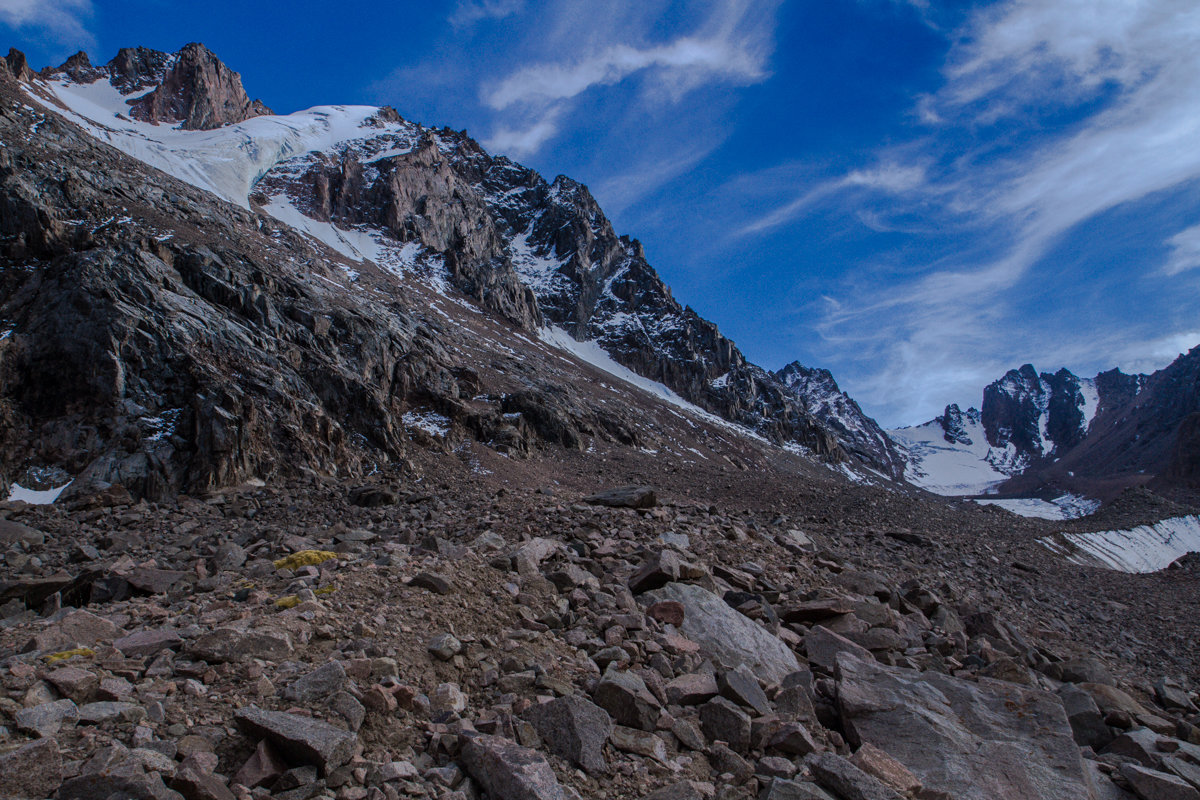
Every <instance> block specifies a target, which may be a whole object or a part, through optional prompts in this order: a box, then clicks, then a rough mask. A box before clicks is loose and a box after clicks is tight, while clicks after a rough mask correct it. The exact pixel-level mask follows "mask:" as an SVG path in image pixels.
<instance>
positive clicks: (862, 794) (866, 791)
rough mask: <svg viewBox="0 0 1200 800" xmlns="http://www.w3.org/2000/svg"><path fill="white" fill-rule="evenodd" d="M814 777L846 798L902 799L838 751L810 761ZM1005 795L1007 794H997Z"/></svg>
mask: <svg viewBox="0 0 1200 800" xmlns="http://www.w3.org/2000/svg"><path fill="white" fill-rule="evenodd" d="M808 767H809V769H810V770H812V774H813V777H815V778H816V779H817V782H818V783H820V784H821V785H822V786H824V787H825V788H827V789H832V790H833V792H834V793H835V794H837V795H838V796H839V797H841V798H843V799H844V800H902V799H901V797H900V795H899V794H897V793H896V792H894V791H892V790H891V789H889V788H888V787H887V786H884V785H883V783H881V782H880V781H879V780H877V779H875V778H873V777H871V776H870V775H868V774H867V773H865V772H863V771H862V770H861V769H859V768H858V767H856V766H854V765H853V764H851V763H850V762H849V761H847V760H846V759H844V758H842V757H841V756H839V755H837V754H836V753H821V755H819V756H817V757H816V758H813V759H811V760H810V761H809V762H808ZM997 796H998V797H1005V798H1006V800H1007V796H1006V795H997Z"/></svg>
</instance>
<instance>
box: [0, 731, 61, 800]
mask: <svg viewBox="0 0 1200 800" xmlns="http://www.w3.org/2000/svg"><path fill="white" fill-rule="evenodd" d="M62 780H63V765H62V756H61V755H60V754H59V751H58V743H57V742H56V741H55V740H54V739H39V740H38V741H36V742H30V743H29V744H26V745H22V746H21V747H18V748H17V749H16V750H10V751H8V752H7V753H4V754H2V755H0V797H4V798H12V800H42V798H45V797H50V796H51V795H53V794H54V792H55V791H56V790H57V789H58V787H59V786H60V785H61V784H62Z"/></svg>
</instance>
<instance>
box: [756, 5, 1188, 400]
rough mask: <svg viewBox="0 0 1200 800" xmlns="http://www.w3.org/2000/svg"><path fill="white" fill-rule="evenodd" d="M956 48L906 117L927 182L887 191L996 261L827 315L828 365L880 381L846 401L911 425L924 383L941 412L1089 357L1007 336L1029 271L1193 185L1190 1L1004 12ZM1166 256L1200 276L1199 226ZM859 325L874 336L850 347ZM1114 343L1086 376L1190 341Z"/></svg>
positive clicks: (982, 259)
mask: <svg viewBox="0 0 1200 800" xmlns="http://www.w3.org/2000/svg"><path fill="white" fill-rule="evenodd" d="M954 41H955V43H954V45H953V47H952V48H951V50H950V54H949V57H948V59H947V62H946V66H945V68H944V70H943V76H944V83H943V85H942V87H941V88H940V89H939V90H938V91H936V92H934V93H932V94H930V95H928V96H926V97H922V98H918V99H917V101H916V102H915V104H914V110H915V111H916V112H917V113H916V115H915V118H916V120H917V122H916V124H917V125H918V126H920V127H918V128H916V129H915V130H914V136H915V138H914V140H913V143H912V144H911V146H910V147H909V148H908V152H909V154H910V155H911V157H912V158H913V159H914V160H913V161H912V163H911V166H913V167H914V168H915V167H916V166H917V165H922V166H923V165H925V164H929V163H935V164H938V165H939V168H938V169H937V170H935V171H934V177H932V178H931V177H929V174H930V173H926V174H925V175H924V176H922V175H921V174H920V173H918V172H916V171H914V172H912V173H906V172H905V168H904V163H905V162H904V161H900V162H898V163H897V165H896V166H895V167H893V169H894V170H895V174H897V175H905V174H910V175H911V177H912V178H913V179H912V180H910V181H907V182H905V181H897V182H895V183H893V184H892V185H891V186H890V187H889V186H886V185H883V186H880V187H879V188H880V189H881V190H882V191H886V192H889V193H890V194H891V195H893V196H894V201H895V208H896V209H897V210H898V211H903V210H904V209H908V208H917V207H923V208H924V209H925V213H926V214H927V215H928V216H930V217H932V218H934V219H937V218H939V217H940V218H941V219H942V220H943V222H944V223H945V225H946V226H948V227H950V228H953V227H963V228H966V227H969V228H971V229H973V230H974V231H976V232H977V234H978V237H979V239H980V241H986V242H987V245H988V246H981V247H978V248H975V249H973V251H972V252H967V253H961V254H950V255H948V256H946V257H943V258H939V259H937V260H936V261H935V262H933V263H932V264H930V265H929V266H928V267H927V268H926V269H924V270H921V271H920V272H919V273H918V274H917V275H916V276H914V277H912V278H910V279H906V280H902V281H900V282H899V283H896V282H888V283H887V284H886V285H885V286H882V287H877V288H870V287H864V286H862V285H861V284H858V283H855V284H854V285H853V289H852V292H853V299H847V298H845V297H842V298H840V299H839V303H838V305H837V307H836V308H831V307H825V308H824V309H822V314H823V319H822V323H821V326H820V331H821V333H822V336H823V337H824V341H825V343H826V344H827V346H828V348H829V352H830V353H831V354H833V355H836V356H837V357H845V358H854V359H857V360H858V361H859V362H860V363H862V364H866V363H867V362H873V363H874V364H876V365H882V366H876V367H874V368H871V367H865V366H864V368H863V369H862V370H861V376H860V378H859V379H858V380H857V381H852V382H851V385H852V387H853V388H854V389H855V390H856V391H858V392H859V393H860V394H861V395H862V399H863V400H865V401H866V402H867V404H868V405H870V406H873V407H874V408H877V409H880V411H881V413H882V414H883V415H884V416H885V417H890V418H892V419H896V418H897V417H899V418H904V419H907V420H908V421H916V419H918V418H920V416H923V415H927V414H929V413H930V412H931V411H933V410H936V407H935V406H931V405H930V400H929V398H928V397H927V392H926V387H927V386H928V385H929V384H933V385H936V386H938V391H939V392H941V394H940V397H941V398H945V397H955V396H962V394H963V393H964V392H967V391H973V392H974V391H977V390H978V386H979V380H980V379H981V378H984V377H986V375H987V373H990V372H991V371H994V370H996V369H999V368H1003V369H1007V368H1008V367H1010V366H1012V362H1013V360H1014V359H1019V360H1030V359H1034V358H1042V359H1045V360H1046V362H1054V363H1055V365H1056V366H1057V365H1058V364H1062V363H1067V364H1070V363H1072V362H1071V361H1070V360H1069V359H1070V358H1072V357H1079V353H1080V352H1083V351H1082V350H1081V349H1079V348H1076V346H1075V345H1076V344H1077V342H1079V341H1082V340H1083V339H1084V338H1089V339H1090V343H1091V344H1092V345H1096V344H1097V343H1098V342H1097V338H1096V335H1095V333H1094V332H1087V331H1082V330H1081V331H1078V332H1076V333H1075V334H1073V335H1074V336H1075V337H1078V338H1076V339H1072V338H1071V336H1070V335H1068V336H1065V337H1064V336H1062V335H1060V334H1054V333H1051V332H1049V329H1048V328H1047V327H1046V326H1043V325H1032V326H1030V325H1025V326H1022V325H1021V324H1019V323H1017V322H1016V320H1017V319H1018V318H1019V316H1020V314H1019V313H1018V311H1019V310H1020V309H1019V305H1020V303H1021V302H1023V301H1022V299H1020V298H1023V297H1024V296H1025V295H1026V294H1028V292H1029V291H1030V289H1029V286H1028V284H1029V282H1030V281H1032V280H1034V279H1035V278H1034V276H1033V270H1034V268H1035V267H1036V266H1037V265H1038V264H1039V263H1040V262H1041V261H1042V260H1043V259H1045V258H1046V257H1047V254H1048V253H1049V252H1050V251H1051V249H1052V248H1055V247H1059V246H1061V245H1062V243H1063V241H1064V240H1065V239H1066V238H1067V237H1068V236H1069V235H1070V234H1071V232H1072V231H1073V230H1075V229H1077V228H1078V227H1079V226H1081V225H1083V224H1085V223H1087V222H1088V221H1090V220H1094V219H1097V218H1099V216H1100V215H1102V214H1105V213H1107V212H1111V211H1112V210H1114V209H1118V208H1122V207H1126V206H1128V205H1129V204H1133V203H1138V202H1140V201H1143V200H1146V199H1147V198H1150V197H1153V196H1155V195H1156V193H1161V192H1164V191H1169V190H1177V189H1179V187H1182V186H1184V185H1187V184H1188V183H1189V182H1192V181H1196V180H1200V148H1197V147H1196V146H1195V143H1196V142H1197V141H1200V49H1198V48H1196V47H1195V42H1196V41H1200V6H1197V5H1196V4H1195V3H1194V2H1191V1H1190V0H1159V1H1158V2H1152V3H1151V2H1147V3H1128V2H1124V0H1086V1H1085V0H1060V2H1055V3H1044V2H1040V0H1010V1H1009V2H1002V3H998V4H995V5H993V6H989V7H987V8H986V9H984V10H982V11H980V12H978V13H976V14H975V15H974V16H973V17H972V18H971V19H970V20H969V21H968V23H967V24H966V26H965V27H964V28H962V29H961V30H959V31H957V33H956V34H955V37H954ZM886 156H887V157H891V156H892V153H891V151H888V152H887V153H886ZM881 157H883V156H881ZM850 188H851V187H850V186H849V185H847V184H846V183H844V182H843V180H835V181H833V182H830V183H825V184H821V185H818V186H817V187H816V188H814V189H810V190H808V191H807V192H804V193H801V194H800V195H799V196H798V197H796V198H795V200H793V201H792V202H791V203H790V204H787V205H784V206H781V207H780V208H778V209H776V210H775V211H773V212H772V213H771V214H769V215H767V216H766V217H763V218H762V219H759V220H757V221H755V222H753V223H751V225H750V229H751V230H761V229H765V228H767V227H770V226H771V225H773V224H779V223H781V222H783V221H787V220H790V219H791V218H793V217H795V216H797V215H798V214H803V213H805V212H807V211H808V210H809V209H810V208H812V207H813V206H814V205H817V204H818V202H819V203H820V204H826V203H828V202H829V201H830V198H831V197H833V196H834V195H836V194H839V193H841V192H845V191H848V190H849V189H850ZM1184 222H1185V224H1186V220H1185V221H1184ZM1175 230H1179V227H1178V225H1176V226H1175ZM1167 244H1168V245H1169V246H1170V255H1169V260H1168V263H1167V264H1166V265H1165V267H1164V268H1163V269H1162V270H1161V272H1160V274H1163V275H1166V276H1172V275H1177V274H1179V273H1181V272H1183V271H1184V270H1187V269H1190V268H1192V267H1195V266H1200V226H1197V227H1188V228H1186V229H1185V230H1183V231H1182V232H1180V233H1178V234H1177V235H1176V236H1174V237H1173V238H1171V239H1170V240H1169V242H1167ZM1066 313H1070V309H1068V310H1067V312H1066ZM868 320H869V321H870V324H869V327H870V329H871V330H872V332H873V335H872V336H871V337H860V336H857V335H855V333H854V332H855V330H856V329H859V328H861V327H862V326H864V324H865V323H866V322H867V321H868ZM881 334H882V335H881ZM1124 335H1125V339H1124V341H1120V340H1119V337H1117V338H1115V339H1113V340H1112V341H1108V342H1107V343H1106V347H1107V350H1104V349H1103V348H1100V347H1096V346H1092V348H1091V353H1092V355H1091V357H1090V358H1089V359H1086V360H1087V362H1088V363H1089V364H1090V363H1094V362H1095V361H1096V360H1097V359H1098V358H1104V357H1105V356H1106V354H1108V355H1110V356H1111V357H1116V354H1117V353H1118V352H1120V353H1125V354H1127V353H1128V352H1129V347H1144V348H1147V349H1148V350H1154V349H1155V347H1157V345H1154V342H1156V341H1170V342H1171V346H1172V347H1173V346H1175V344H1177V343H1178V342H1179V341H1184V340H1186V339H1187V337H1189V336H1193V335H1194V332H1193V331H1190V330H1181V331H1180V332H1179V333H1178V334H1175V333H1171V334H1169V335H1167V336H1166V338H1165V339H1164V338H1163V335H1162V334H1161V333H1160V334H1158V335H1157V336H1156V337H1149V336H1145V335H1139V334H1138V333H1137V332H1128V333H1126V334H1124ZM1180 337H1183V338H1182V339H1181V338H1180ZM1099 338H1103V337H1099ZM1193 343H1195V342H1193ZM1159 349H1161V348H1159ZM1168 349H1170V348H1168ZM1156 352H1157V351H1156ZM1160 355H1161V354H1160ZM1122 357H1123V358H1126V360H1128V358H1127V356H1122ZM1074 363H1080V362H1074ZM981 371H987V372H985V373H984V374H981ZM992 377H995V376H994V375H992ZM992 377H987V380H991V379H992ZM917 383H920V384H921V385H920V386H918V385H917ZM933 396H934V397H937V396H939V395H936V394H935V395H933ZM938 402H944V399H943V400H940V401H938Z"/></svg>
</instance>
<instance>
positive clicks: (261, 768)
mask: <svg viewBox="0 0 1200 800" xmlns="http://www.w3.org/2000/svg"><path fill="white" fill-rule="evenodd" d="M286 771H287V763H286V762H285V761H284V760H283V757H282V756H281V755H280V754H279V753H278V752H277V751H276V750H275V746H274V745H272V744H271V743H270V742H269V741H267V740H266V739H264V740H262V741H261V742H259V743H258V747H256V748H255V749H254V753H253V755H251V756H250V757H249V758H248V759H246V763H244V764H242V768H241V769H239V770H238V771H237V774H236V775H234V776H233V782H234V783H238V784H241V785H242V786H245V787H246V788H247V789H255V788H257V787H259V786H266V785H267V784H270V783H274V782H275V781H276V780H277V779H278V778H279V776H280V775H282V774H283V773H284V772H286Z"/></svg>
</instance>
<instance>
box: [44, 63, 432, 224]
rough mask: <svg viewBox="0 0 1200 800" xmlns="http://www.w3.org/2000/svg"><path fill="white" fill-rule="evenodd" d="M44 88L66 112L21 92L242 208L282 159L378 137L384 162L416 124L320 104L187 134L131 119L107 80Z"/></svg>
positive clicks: (124, 99) (364, 109)
mask: <svg viewBox="0 0 1200 800" xmlns="http://www.w3.org/2000/svg"><path fill="white" fill-rule="evenodd" d="M44 85H45V86H46V88H47V89H49V91H50V92H51V93H52V94H53V96H54V97H55V98H56V99H57V100H58V101H59V102H60V103H62V105H63V106H65V107H66V111H64V110H63V109H61V108H59V107H57V106H55V105H54V104H52V103H47V102H46V101H45V100H43V99H42V98H40V97H38V96H37V95H36V94H35V93H33V92H32V91H29V90H28V89H27V90H26V92H27V94H28V95H29V97H30V98H31V99H33V100H34V101H36V102H38V103H40V104H41V105H43V106H44V107H45V108H47V109H49V110H51V111H54V112H56V113H59V114H61V115H62V116H64V117H66V118H67V119H69V120H71V121H72V122H75V123H77V124H79V125H80V126H82V127H83V128H84V129H85V130H86V131H88V132H89V133H90V134H91V135H92V136H94V137H96V138H97V139H99V140H101V141H103V142H107V143H108V144H111V145H112V146H114V147H116V148H117V149H118V150H121V151H122V152H124V153H126V154H128V155H130V156H132V157H134V158H136V159H138V160H139V161H142V162H144V163H146V164H149V165H150V166H152V167H155V168H157V169H160V170H162V171H163V172H166V173H168V174H169V175H173V176H175V177H176V178H178V179H180V180H182V181H184V182H186V183H190V184H191V185H193V186H196V187H198V188H200V189H204V190H206V191H209V192H212V193H213V194H215V195H217V196H218V197H221V198H223V199H225V200H228V201H229V202H231V203H236V204H237V205H240V206H242V207H243V208H249V207H250V206H249V200H248V197H249V195H250V191H251V189H252V188H253V186H254V184H255V182H256V181H257V180H258V179H259V178H260V177H262V176H263V175H264V174H266V172H267V171H268V170H270V169H271V168H272V167H273V166H275V164H277V163H279V162H280V161H282V160H284V159H286V158H289V157H292V156H295V155H299V154H304V153H308V152H312V151H322V150H328V149H330V148H333V147H335V146H337V145H339V144H343V143H346V142H351V141H358V140H365V139H380V148H379V150H380V152H379V153H375V154H373V155H372V156H371V157H372V158H379V157H385V156H386V155H387V154H389V153H390V152H391V151H392V150H395V151H396V152H406V150H404V149H403V147H402V146H401V145H400V144H397V141H396V140H399V139H401V138H405V137H410V136H411V134H412V130H413V128H414V127H415V126H412V125H410V124H408V123H390V124H388V125H384V126H381V127H376V126H373V125H367V124H365V123H366V122H367V120H369V119H370V118H372V117H374V116H375V115H376V114H378V112H379V109H378V108H377V107H375V106H317V107H315V108H310V109H308V110H307V111H299V112H297V113H295V114H288V115H286V116H262V117H254V118H253V119H248V120H246V121H245V122H239V123H237V124H236V125H227V126H225V127H223V128H217V129H216V130H211V131H185V130H182V129H180V128H178V127H170V126H168V125H154V124H151V123H148V122H140V121H138V120H135V119H132V118H130V117H129V116H128V114H129V110H130V109H129V104H128V101H129V100H132V99H134V98H136V97H137V96H138V95H122V94H121V93H120V92H119V91H118V90H117V89H116V87H114V86H113V85H112V84H111V83H109V82H108V81H107V80H104V79H101V80H98V81H96V82H94V83H90V84H79V83H74V82H72V81H68V80H52V81H46V82H45V83H44ZM389 133H390V134H391V136H390V137H389V136H388V134H389Z"/></svg>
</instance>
